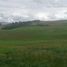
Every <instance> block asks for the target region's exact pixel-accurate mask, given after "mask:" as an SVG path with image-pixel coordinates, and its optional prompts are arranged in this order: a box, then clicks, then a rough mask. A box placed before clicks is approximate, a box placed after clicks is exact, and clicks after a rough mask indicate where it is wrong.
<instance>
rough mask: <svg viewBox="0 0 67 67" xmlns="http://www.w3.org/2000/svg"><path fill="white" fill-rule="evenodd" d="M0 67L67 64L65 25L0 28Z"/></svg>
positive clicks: (66, 25)
mask: <svg viewBox="0 0 67 67" xmlns="http://www.w3.org/2000/svg"><path fill="white" fill-rule="evenodd" d="M0 67H67V24H61V25H56V24H55V25H54V24H53V25H52V24H51V25H49V26H22V27H20V28H14V29H11V30H10V29H8V30H0Z"/></svg>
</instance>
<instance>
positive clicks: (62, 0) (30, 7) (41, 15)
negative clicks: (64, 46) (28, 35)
mask: <svg viewBox="0 0 67 67" xmlns="http://www.w3.org/2000/svg"><path fill="white" fill-rule="evenodd" d="M66 12H67V0H0V21H15V20H32V19H40V20H54V19H67V13H66Z"/></svg>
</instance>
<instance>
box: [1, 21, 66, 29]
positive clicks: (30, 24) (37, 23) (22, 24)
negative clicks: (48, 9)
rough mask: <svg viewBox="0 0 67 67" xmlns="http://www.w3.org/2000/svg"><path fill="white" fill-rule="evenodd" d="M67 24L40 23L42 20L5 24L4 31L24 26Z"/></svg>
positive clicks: (61, 22) (56, 22) (58, 22)
mask: <svg viewBox="0 0 67 67" xmlns="http://www.w3.org/2000/svg"><path fill="white" fill-rule="evenodd" d="M61 24H67V20H56V21H40V20H32V21H25V22H22V21H19V22H12V23H7V24H3V26H2V29H14V28H18V27H22V26H49V25H61Z"/></svg>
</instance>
